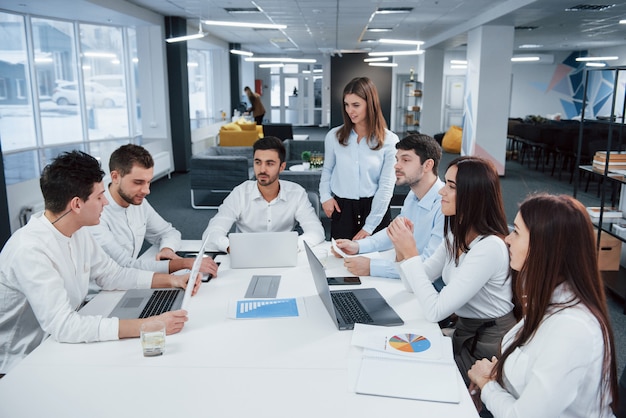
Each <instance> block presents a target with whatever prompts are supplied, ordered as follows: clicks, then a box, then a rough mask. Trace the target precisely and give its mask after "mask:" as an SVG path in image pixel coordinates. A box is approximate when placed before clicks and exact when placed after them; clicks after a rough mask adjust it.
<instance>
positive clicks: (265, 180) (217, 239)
mask: <svg viewBox="0 0 626 418" xmlns="http://www.w3.org/2000/svg"><path fill="white" fill-rule="evenodd" d="M253 151H254V175H255V176H256V180H248V181H245V182H243V183H241V184H240V185H239V186H237V187H235V188H234V189H233V191H232V192H230V194H229V195H228V196H227V197H226V199H224V202H223V203H222V204H221V205H220V207H219V209H218V212H217V214H216V215H215V216H214V217H213V218H212V219H211V220H210V221H209V225H208V227H207V229H206V230H205V231H204V233H203V234H202V239H206V237H207V235H209V244H210V246H211V247H213V248H217V249H218V250H220V251H228V250H229V245H230V244H229V240H228V233H229V232H230V229H231V228H232V226H233V224H234V225H235V227H236V229H237V231H238V232H269V231H272V232H286V231H293V229H294V227H295V226H296V223H298V224H299V225H300V227H301V228H302V231H303V233H302V234H301V235H300V236H299V237H298V248H300V249H302V248H303V245H304V244H303V241H306V242H307V243H308V244H309V245H317V244H319V243H320V242H322V241H324V238H325V234H324V227H322V223H321V222H320V219H319V217H318V216H317V215H316V213H315V210H314V209H313V206H312V205H311V202H310V201H309V198H308V195H307V192H306V190H304V188H303V187H302V186H300V185H299V184H297V183H293V182H290V181H286V180H279V179H278V177H279V174H280V172H281V171H283V170H284V169H285V166H286V163H285V146H284V145H283V143H282V141H281V140H280V139H278V138H276V137H273V136H267V137H265V138H261V139H259V140H258V141H256V142H255V143H254V145H253Z"/></svg>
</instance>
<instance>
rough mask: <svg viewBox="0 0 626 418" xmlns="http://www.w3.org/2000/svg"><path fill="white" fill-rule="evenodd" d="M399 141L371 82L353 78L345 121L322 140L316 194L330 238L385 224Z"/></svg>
mask: <svg viewBox="0 0 626 418" xmlns="http://www.w3.org/2000/svg"><path fill="white" fill-rule="evenodd" d="M397 142H398V136H397V135H396V134H394V133H393V132H391V131H389V130H388V129H387V123H386V122H385V118H384V117H383V114H382V111H381V107H380V100H379V98H378V91H377V90H376V86H375V85H374V83H372V81H371V80H370V79H369V78H367V77H357V78H354V79H352V80H351V81H350V82H349V83H348V84H347V85H346V87H345V88H344V90H343V125H341V126H338V127H336V128H333V129H331V130H330V131H329V132H328V134H327V135H326V139H325V141H324V151H325V152H324V168H323V169H322V176H321V179H320V198H321V201H322V208H323V210H324V213H325V214H326V216H328V217H329V218H331V224H330V225H331V227H330V234H331V236H332V237H333V238H347V239H352V240H357V239H361V238H365V237H367V236H369V235H372V234H373V233H374V232H377V231H378V230H380V229H382V228H385V227H386V226H387V225H388V224H389V222H390V221H391V213H390V211H389V202H390V201H391V196H392V195H393V188H394V185H395V175H394V164H395V154H396V151H395V144H396V143H397Z"/></svg>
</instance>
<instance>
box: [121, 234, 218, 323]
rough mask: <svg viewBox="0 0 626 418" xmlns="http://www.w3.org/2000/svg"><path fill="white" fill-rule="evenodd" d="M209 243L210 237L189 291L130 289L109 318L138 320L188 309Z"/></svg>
mask: <svg viewBox="0 0 626 418" xmlns="http://www.w3.org/2000/svg"><path fill="white" fill-rule="evenodd" d="M208 242H209V239H208V237H207V238H206V239H205V240H204V242H203V243H202V246H201V247H200V250H199V251H198V255H197V256H196V259H195V261H194V262H193V265H192V266H191V271H190V272H189V282H188V283H187V289H184V290H183V289H180V288H175V289H130V290H127V291H126V293H124V296H122V299H120V301H119V302H118V303H117V305H115V308H113V310H112V311H111V314H110V315H109V318H113V317H115V318H119V319H137V318H147V317H149V316H154V315H160V314H162V313H164V312H169V311H175V310H178V309H187V305H188V302H189V298H191V293H192V291H193V287H194V284H195V278H196V277H197V276H198V273H199V272H200V264H202V258H204V248H205V247H206V245H207V243H208Z"/></svg>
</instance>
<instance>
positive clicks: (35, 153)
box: [0, 11, 142, 185]
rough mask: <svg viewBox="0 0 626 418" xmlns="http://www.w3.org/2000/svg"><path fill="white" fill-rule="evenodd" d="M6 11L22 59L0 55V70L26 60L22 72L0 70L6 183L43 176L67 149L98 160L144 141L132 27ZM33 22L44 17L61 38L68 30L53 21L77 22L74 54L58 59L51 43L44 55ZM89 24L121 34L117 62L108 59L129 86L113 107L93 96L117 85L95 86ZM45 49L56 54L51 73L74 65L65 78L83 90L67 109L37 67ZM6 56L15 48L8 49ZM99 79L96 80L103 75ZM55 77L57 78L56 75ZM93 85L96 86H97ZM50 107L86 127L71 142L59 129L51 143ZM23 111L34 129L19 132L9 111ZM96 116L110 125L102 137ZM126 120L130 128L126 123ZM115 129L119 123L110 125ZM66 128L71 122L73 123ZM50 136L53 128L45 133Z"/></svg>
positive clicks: (50, 55) (49, 55)
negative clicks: (88, 57)
mask: <svg viewBox="0 0 626 418" xmlns="http://www.w3.org/2000/svg"><path fill="white" fill-rule="evenodd" d="M0 14H1V16H0V25H3V24H5V25H7V27H8V26H11V28H10V29H11V30H12V31H13V36H14V37H15V38H16V39H19V41H20V44H19V45H15V46H14V50H13V51H11V52H13V53H15V54H18V55H20V56H23V57H24V58H23V59H20V60H19V62H18V63H17V64H15V63H12V62H9V63H8V65H7V62H8V60H10V58H4V59H3V57H2V55H0V64H2V61H4V64H5V65H4V67H0V68H9V65H13V68H15V67H16V66H18V67H19V65H22V66H23V68H21V69H19V68H18V71H17V75H16V74H15V73H14V74H11V73H10V72H9V71H8V70H7V73H6V74H0V79H2V80H3V82H4V89H3V90H2V93H3V95H4V96H3V97H2V102H1V103H0V104H2V107H0V141H2V156H3V159H4V167H5V181H6V184H7V185H11V184H16V183H20V182H24V181H28V180H32V179H35V178H38V177H39V176H40V175H41V170H42V169H43V167H45V166H46V165H47V164H48V163H49V162H50V160H51V159H52V158H54V157H55V156H56V155H58V153H59V152H62V151H69V150H72V149H78V150H81V151H84V152H87V153H89V154H91V155H93V156H94V157H96V158H101V157H102V156H106V155H108V154H107V153H110V151H111V150H112V149H115V148H117V147H118V146H120V145H122V144H124V143H138V144H139V143H141V141H142V137H141V135H142V128H141V112H140V108H139V100H138V98H137V94H136V91H137V85H136V83H137V79H138V77H137V76H136V72H137V60H136V56H137V55H136V54H137V47H136V36H135V33H134V28H130V27H124V26H115V25H102V24H98V25H94V24H92V23H85V22H81V21H75V20H63V19H56V18H50V17H40V16H31V15H22V14H19V13H9V12H5V11H0ZM33 21H36V22H37V24H38V25H41V24H42V22H43V23H44V25H45V23H46V22H51V23H50V25H49V26H50V30H51V31H55V30H56V34H57V35H59V37H63V33H62V31H59V30H58V29H57V28H55V27H54V26H55V25H56V26H64V28H65V29H67V28H68V25H71V35H70V34H67V37H68V40H69V39H71V49H72V53H71V58H69V57H68V56H67V55H66V56H65V57H64V61H63V62H61V61H59V57H61V56H62V54H60V53H59V52H58V51H55V50H54V48H55V46H51V47H50V48H52V49H50V50H48V51H43V52H44V54H42V45H41V42H40V39H38V38H37V37H38V36H40V34H39V31H36V32H37V33H34V31H33ZM86 26H90V27H91V28H92V29H93V32H94V33H98V36H102V34H106V33H107V32H111V33H119V36H117V38H115V39H114V41H115V43H116V47H117V50H116V58H115V59H117V61H118V63H117V64H116V63H115V62H113V61H111V62H113V64H111V63H108V64H107V65H108V66H109V67H111V66H115V65H119V71H117V72H115V74H118V75H120V77H121V79H122V80H123V83H122V86H123V90H122V91H120V92H116V94H117V95H116V98H120V99H119V100H118V101H117V102H113V105H111V102H110V101H105V99H100V98H98V100H100V102H97V100H94V97H97V96H96V94H101V95H103V96H110V95H111V93H107V91H108V90H111V89H112V88H111V87H110V86H105V87H106V88H105V89H104V90H103V89H100V84H98V85H97V86H94V85H93V82H94V78H93V75H94V73H93V72H92V73H90V75H89V77H87V76H86V74H88V73H87V72H86V68H85V62H84V57H85V54H84V51H83V50H85V49H87V48H88V47H89V46H90V45H93V44H95V42H93V41H91V42H89V41H86V40H85V39H83V36H84V34H83V32H85V31H84V29H85V27H86ZM38 29H39V28H38ZM94 36H95V35H94ZM57 41H58V39H57ZM133 42H134V44H133ZM42 55H45V56H46V59H52V60H53V62H52V63H51V64H50V67H49V68H51V69H52V70H51V71H55V73H56V72H58V70H59V68H61V67H65V68H68V66H71V68H72V72H73V73H74V79H73V80H67V82H68V83H75V86H74V87H76V88H77V91H76V92H75V93H72V94H74V96H72V97H73V101H75V102H76V103H75V104H73V105H69V103H68V104H65V105H64V106H65V108H61V106H59V105H57V104H56V102H55V103H54V104H52V103H51V100H52V96H51V94H50V91H51V88H50V87H49V86H48V85H47V84H49V83H50V80H51V78H50V77H51V75H50V74H44V73H43V72H42V71H41V69H42V67H41V65H40V66H39V68H38V64H40V63H41V59H42ZM8 56H9V54H7V57H8ZM14 61H16V60H14ZM102 71H104V70H102ZM22 73H23V75H22ZM99 74H104V75H105V76H106V75H107V74H108V73H106V72H100V73H99ZM86 78H90V80H86ZM52 80H54V78H52ZM95 81H96V82H97V81H98V80H95ZM107 81H110V80H107ZM54 82H57V81H56V80H54ZM90 83H91V84H90ZM95 87H98V88H97V89H96V88H95ZM55 90H56V88H55ZM69 90H71V89H69ZM63 103H65V102H63ZM104 103H106V104H108V105H109V107H108V108H106V107H105V106H104ZM50 108H53V111H55V112H56V114H55V117H58V118H63V117H64V116H65V117H66V116H67V115H68V114H71V115H72V116H75V115H76V116H77V117H78V118H79V121H80V127H78V131H76V133H75V134H74V135H72V136H69V138H70V139H69V140H64V139H63V138H67V137H68V136H67V135H66V136H62V135H60V136H61V137H62V138H61V139H59V138H57V139H55V140H53V141H51V140H49V139H48V140H46V137H45V136H44V128H43V126H47V127H48V128H46V129H49V125H50V124H49V123H48V122H46V123H43V122H42V120H43V121H49V120H50V119H46V118H49V117H50ZM20 109H21V110H20ZM42 109H44V112H42ZM17 113H19V114H20V118H21V119H22V120H23V121H24V122H23V123H26V124H27V125H28V126H30V127H31V128H30V129H26V130H21V131H20V134H21V136H20V135H18V132H15V129H12V128H10V126H11V123H12V120H11V115H12V114H13V115H14V114H17ZM64 113H65V115H64ZM107 113H108V114H109V115H107ZM42 118H43V119H42ZM98 118H100V120H101V122H102V126H103V127H104V129H105V130H104V131H100V132H98V135H94V134H93V132H94V131H95V129H94V128H93V126H94V121H97V120H98ZM103 118H106V119H103ZM29 119H30V121H29ZM13 122H14V120H13ZM90 124H91V125H90ZM122 125H124V126H123V127H122V129H120V126H122ZM111 127H112V128H115V129H111ZM62 128H64V126H63V122H62V121H61V123H57V124H56V125H55V128H54V129H57V130H58V129H62ZM65 128H67V125H66V126H65ZM3 131H4V132H3ZM33 137H34V138H33ZM49 137H50V135H49V133H48V136H47V138H49ZM90 138H91V139H90ZM24 139H25V141H24ZM33 139H34V140H33ZM100 154H102V155H100Z"/></svg>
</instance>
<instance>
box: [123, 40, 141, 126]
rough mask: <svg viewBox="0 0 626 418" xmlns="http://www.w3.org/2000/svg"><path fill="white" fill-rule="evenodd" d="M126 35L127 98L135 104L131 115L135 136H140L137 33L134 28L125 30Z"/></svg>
mask: <svg viewBox="0 0 626 418" xmlns="http://www.w3.org/2000/svg"><path fill="white" fill-rule="evenodd" d="M126 31H127V33H128V49H129V51H130V61H131V64H130V69H131V74H130V79H129V80H128V82H129V83H130V84H131V88H130V89H129V92H130V94H131V96H130V97H129V100H128V102H129V103H133V100H134V103H135V109H136V111H135V112H133V113H132V114H133V115H134V118H135V123H134V125H135V126H134V131H135V136H138V135H141V134H142V133H143V129H142V126H141V102H140V101H139V94H137V91H138V89H139V57H138V56H137V31H136V30H135V29H134V28H127V29H126Z"/></svg>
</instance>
